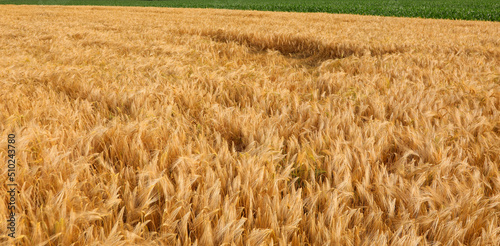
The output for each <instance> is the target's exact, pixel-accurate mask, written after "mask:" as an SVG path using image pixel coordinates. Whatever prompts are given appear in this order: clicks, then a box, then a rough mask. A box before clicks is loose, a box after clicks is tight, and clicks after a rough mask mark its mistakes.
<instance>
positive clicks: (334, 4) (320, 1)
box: [0, 0, 500, 21]
mask: <svg viewBox="0 0 500 246" xmlns="http://www.w3.org/2000/svg"><path fill="white" fill-rule="evenodd" d="M0 4H33V5H37V4H38V5H94V6H95V5H104V6H151V7H153V6H154V7H177V8H220V9H243V10H250V9H251V10H266V11H291V12H324V13H344V14H362V15H382V16H401V17H403V16H404V17H423V18H433V19H452V20H455V19H460V20H486V21H500V1H498V0H439V1H437V0H328V1H326V0H189V1H186V0H0Z"/></svg>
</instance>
